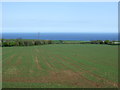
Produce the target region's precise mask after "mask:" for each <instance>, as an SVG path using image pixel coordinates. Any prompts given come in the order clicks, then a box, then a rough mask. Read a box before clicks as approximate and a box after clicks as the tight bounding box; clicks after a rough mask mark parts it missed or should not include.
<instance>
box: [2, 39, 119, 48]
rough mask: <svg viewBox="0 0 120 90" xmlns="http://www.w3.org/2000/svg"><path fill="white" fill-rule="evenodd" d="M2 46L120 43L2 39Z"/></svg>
mask: <svg viewBox="0 0 120 90" xmlns="http://www.w3.org/2000/svg"><path fill="white" fill-rule="evenodd" d="M1 43H2V44H0V46H3V47H7V46H10V47H11V46H33V45H44V44H108V45H113V44H115V45H117V44H116V43H119V41H110V40H105V41H102V40H94V41H70V40H26V39H1Z"/></svg>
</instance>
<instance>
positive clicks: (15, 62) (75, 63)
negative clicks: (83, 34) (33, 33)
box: [2, 44, 118, 88]
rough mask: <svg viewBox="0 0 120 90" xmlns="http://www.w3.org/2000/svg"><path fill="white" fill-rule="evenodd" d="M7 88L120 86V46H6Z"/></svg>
mask: <svg viewBox="0 0 120 90" xmlns="http://www.w3.org/2000/svg"><path fill="white" fill-rule="evenodd" d="M2 58H3V62H2V63H3V88H13V87H14V88H18V87H19V88H25V87H27V88H30V87H34V88H40V87H42V88H55V87H56V88H60V87H62V88H63V87H64V88H67V87H70V88H72V87H73V88H74V87H80V88H96V87H97V88H100V87H106V88H107V87H109V88H112V87H117V79H118V76H117V75H118V47H117V46H110V45H91V44H90V45H86V44H85V45H82V44H81V45H80V44H52V45H41V46H29V47H3V56H2Z"/></svg>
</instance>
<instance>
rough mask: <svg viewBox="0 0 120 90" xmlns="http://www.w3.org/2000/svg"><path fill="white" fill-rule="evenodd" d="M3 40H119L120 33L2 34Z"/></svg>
mask: <svg viewBox="0 0 120 90" xmlns="http://www.w3.org/2000/svg"><path fill="white" fill-rule="evenodd" d="M2 38H3V39H42V40H80V41H91V40H118V33H40V32H39V33H2Z"/></svg>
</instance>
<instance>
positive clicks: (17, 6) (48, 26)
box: [2, 2, 118, 33]
mask: <svg viewBox="0 0 120 90" xmlns="http://www.w3.org/2000/svg"><path fill="white" fill-rule="evenodd" d="M2 10H3V11H2V15H3V21H2V24H3V32H88V33H89V32H91V33H93V32H99V33H103V32H106V33H107V32H111V33H115V32H118V3H117V2H45V3H44V2H21V3H20V2H18V3H15V2H6V3H5V2H4V3H3V8H2Z"/></svg>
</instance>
